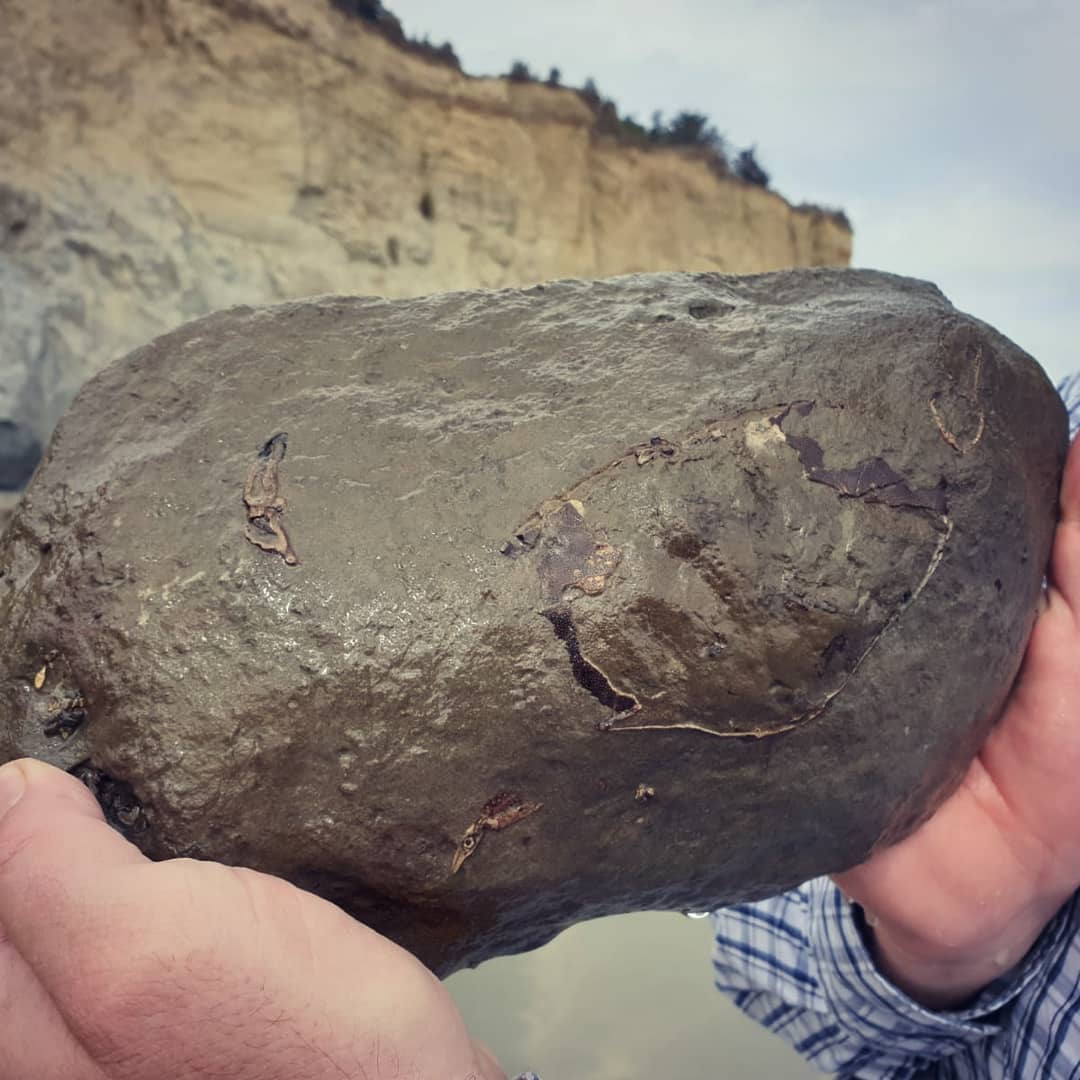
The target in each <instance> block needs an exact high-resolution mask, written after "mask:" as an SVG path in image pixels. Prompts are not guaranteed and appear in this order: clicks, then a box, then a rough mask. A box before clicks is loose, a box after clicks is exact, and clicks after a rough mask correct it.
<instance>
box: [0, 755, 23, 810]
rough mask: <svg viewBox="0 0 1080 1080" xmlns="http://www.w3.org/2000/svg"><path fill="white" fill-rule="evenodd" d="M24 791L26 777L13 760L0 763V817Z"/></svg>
mask: <svg viewBox="0 0 1080 1080" xmlns="http://www.w3.org/2000/svg"><path fill="white" fill-rule="evenodd" d="M25 791H26V777H25V776H23V771H22V769H20V768H19V766H18V765H16V764H15V762H14V761H10V762H8V764H7V765H0V818H3V817H4V816H6V814H7V812H8V811H9V810H10V809H11V808H12V807H13V806H14V805H15V804H16V803H17V802H18V801H19V800H20V799H21V798H22V797H23V793H24V792H25Z"/></svg>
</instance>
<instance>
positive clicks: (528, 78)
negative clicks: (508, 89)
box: [506, 60, 536, 83]
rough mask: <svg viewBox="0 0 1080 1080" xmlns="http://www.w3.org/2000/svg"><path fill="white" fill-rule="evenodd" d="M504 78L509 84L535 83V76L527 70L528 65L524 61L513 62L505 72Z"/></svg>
mask: <svg viewBox="0 0 1080 1080" xmlns="http://www.w3.org/2000/svg"><path fill="white" fill-rule="evenodd" d="M506 77H507V78H508V79H509V80H510V81H511V82H517V83H523V82H536V76H535V75H534V74H533V73H532V71H530V70H529V65H528V64H526V63H525V61H524V60H515V61H514V62H513V64H511V65H510V70H509V71H508V72H507V75H506Z"/></svg>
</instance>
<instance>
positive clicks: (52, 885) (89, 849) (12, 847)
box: [0, 758, 148, 989]
mask: <svg viewBox="0 0 1080 1080" xmlns="http://www.w3.org/2000/svg"><path fill="white" fill-rule="evenodd" d="M146 862H148V860H147V859H146V857H145V856H144V855H143V854H142V853H141V852H140V851H139V850H138V848H136V847H135V846H134V845H133V844H131V843H129V842H128V841H127V840H125V839H124V838H123V837H122V836H120V834H119V833H117V832H115V831H114V830H113V829H112V828H111V827H110V826H109V825H107V824H106V822H105V818H104V816H103V815H102V812H101V808H100V807H99V806H98V804H97V800H96V799H95V798H94V797H93V795H91V794H90V792H89V791H88V790H87V789H86V788H85V787H84V786H83V785H82V784H81V783H80V782H79V781H78V780H76V779H75V777H73V776H69V775H68V774H67V773H65V772H63V771H61V770H60V769H56V768H54V767H53V766H51V765H46V764H44V763H43V762H40V761H33V760H31V759H29V758H23V759H21V760H19V761H13V762H9V763H8V764H7V765H4V766H2V767H0V940H3V939H7V940H9V941H10V942H11V943H12V944H13V945H14V946H15V949H16V950H17V951H18V952H19V953H20V954H21V955H22V956H23V958H24V959H25V960H26V961H27V962H28V963H29V964H30V966H31V967H32V968H33V969H34V970H35V972H36V973H37V975H38V977H39V978H40V979H41V980H42V982H43V983H45V985H46V987H49V988H50V989H51V987H52V985H54V984H55V983H56V982H57V981H60V982H61V983H62V981H63V980H64V978H65V976H66V975H68V974H70V973H71V970H72V964H73V963H74V964H78V963H79V961H80V959H81V958H80V957H79V956H78V955H73V953H74V954H77V953H78V949H74V950H73V949H72V942H73V941H78V940H83V941H85V940H87V938H88V937H89V938H92V936H93V931H92V930H91V928H90V926H89V925H88V924H89V923H92V922H93V921H94V915H100V914H102V913H100V912H99V911H96V910H95V909H98V908H100V906H101V905H100V904H99V903H96V902H95V901H96V900H97V899H98V896H97V894H98V893H99V891H100V883H102V882H104V881H105V880H107V878H108V877H109V875H110V874H113V873H115V872H116V871H117V870H121V869H123V868H128V867H132V866H136V865H139V864H142V863H146Z"/></svg>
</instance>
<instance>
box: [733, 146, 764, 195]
mask: <svg viewBox="0 0 1080 1080" xmlns="http://www.w3.org/2000/svg"><path fill="white" fill-rule="evenodd" d="M756 149H757V147H754V146H749V147H747V148H746V149H745V150H741V151H739V156H738V157H737V158H736V159H735V175H736V176H737V177H738V178H739V179H740V180H745V181H746V182H747V183H748V184H756V185H757V186H758V187H763V188H767V187H768V186H769V174H768V173H767V172H766V171H765V170H764V169H763V168H762V167H761V166H760V165H759V164H758V161H757V158H756V157H755V156H754V153H755V151H756Z"/></svg>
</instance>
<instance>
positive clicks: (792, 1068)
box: [446, 912, 822, 1080]
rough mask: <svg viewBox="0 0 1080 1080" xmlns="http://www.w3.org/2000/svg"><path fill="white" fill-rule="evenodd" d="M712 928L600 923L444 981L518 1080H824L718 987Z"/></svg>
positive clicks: (638, 919)
mask: <svg viewBox="0 0 1080 1080" xmlns="http://www.w3.org/2000/svg"><path fill="white" fill-rule="evenodd" d="M710 930H711V924H710V923H709V921H708V920H705V919H702V920H691V919H687V918H685V917H683V916H682V915H678V914H673V913H665V912H644V913H640V914H636V915H619V916H615V917H612V918H607V919H596V920H594V921H592V922H589V923H583V924H581V925H579V926H575V927H572V928H571V929H570V930H567V931H566V932H565V933H563V934H561V935H560V936H559V937H557V938H556V939H555V940H554V941H552V942H551V943H550V944H549V945H546V946H545V947H544V948H542V949H537V950H536V951H535V952H532V953H526V954H523V955H521V956H513V957H504V958H501V959H498V960H491V961H489V962H488V963H486V964H483V965H481V966H480V967H479V968H477V969H476V970H475V971H465V972H460V973H459V974H457V975H454V976H452V977H451V978H450V979H448V980H447V984H446V985H447V987H448V988H449V990H450V991H451V993H452V994H453V995H454V998H455V999H456V1000H457V1002H458V1005H459V1006H460V1007H461V1009H462V1011H463V1012H464V1014H465V1019H466V1021H467V1022H468V1025H469V1029H470V1031H472V1033H473V1034H474V1035H475V1036H476V1037H477V1038H479V1039H482V1040H483V1041H484V1042H486V1043H487V1044H488V1045H489V1046H490V1047H491V1048H492V1049H493V1050H494V1051H495V1053H496V1055H497V1056H498V1058H499V1060H500V1061H501V1062H502V1064H503V1066H504V1067H505V1068H507V1069H508V1070H509V1071H510V1075H511V1076H512V1075H514V1073H515V1071H517V1070H521V1069H526V1068H531V1069H535V1070H536V1071H537V1072H538V1073H539V1074H540V1076H541V1077H542V1080H736V1078H738V1080H746V1078H749V1077H769V1078H771V1080H789V1078H790V1080H811V1078H814V1077H816V1078H818V1080H820V1078H821V1076H822V1074H821V1073H819V1072H817V1071H816V1070H814V1069H811V1068H810V1066H809V1065H807V1064H806V1063H805V1062H803V1061H802V1060H801V1059H800V1058H799V1057H798V1056H797V1055H796V1054H795V1052H794V1051H793V1050H792V1049H791V1048H790V1047H789V1046H788V1045H787V1043H785V1042H783V1040H781V1039H780V1038H778V1037H777V1036H775V1035H771V1034H770V1033H768V1032H766V1031H765V1030H763V1029H762V1028H759V1027H758V1026H757V1025H756V1024H755V1023H753V1022H752V1021H751V1020H748V1019H747V1018H746V1017H745V1016H743V1015H742V1013H740V1012H739V1011H738V1010H737V1009H736V1008H735V1007H734V1005H732V1004H731V1002H730V1001H728V1000H727V999H726V998H725V997H724V996H723V995H722V994H720V993H718V992H717V991H716V990H715V989H714V988H713V984H712V969H711V966H710V964H709V943H710Z"/></svg>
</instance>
